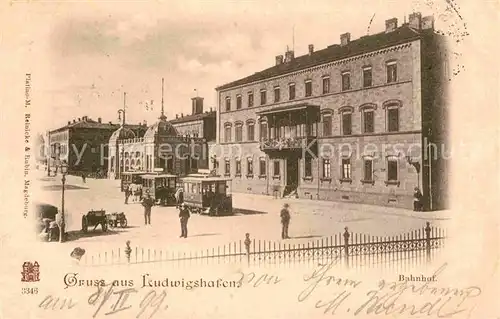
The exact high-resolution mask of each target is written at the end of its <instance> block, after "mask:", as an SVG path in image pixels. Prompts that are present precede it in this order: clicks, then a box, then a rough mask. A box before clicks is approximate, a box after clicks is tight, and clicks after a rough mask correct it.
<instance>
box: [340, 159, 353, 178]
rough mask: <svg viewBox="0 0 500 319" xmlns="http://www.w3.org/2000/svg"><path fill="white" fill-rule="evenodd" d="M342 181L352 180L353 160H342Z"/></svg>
mask: <svg viewBox="0 0 500 319" xmlns="http://www.w3.org/2000/svg"><path fill="white" fill-rule="evenodd" d="M342 179H351V159H350V158H343V159H342Z"/></svg>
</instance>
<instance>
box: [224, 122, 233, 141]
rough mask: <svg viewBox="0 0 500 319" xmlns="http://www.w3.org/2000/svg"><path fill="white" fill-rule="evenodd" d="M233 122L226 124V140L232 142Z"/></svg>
mask: <svg viewBox="0 0 500 319" xmlns="http://www.w3.org/2000/svg"><path fill="white" fill-rule="evenodd" d="M231 127H232V124H231V123H225V124H224V142H225V143H231Z"/></svg>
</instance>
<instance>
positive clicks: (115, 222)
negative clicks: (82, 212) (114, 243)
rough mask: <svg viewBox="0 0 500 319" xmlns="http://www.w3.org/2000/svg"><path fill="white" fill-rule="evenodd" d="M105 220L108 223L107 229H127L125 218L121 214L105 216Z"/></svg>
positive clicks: (123, 214)
mask: <svg viewBox="0 0 500 319" xmlns="http://www.w3.org/2000/svg"><path fill="white" fill-rule="evenodd" d="M106 219H107V221H108V227H109V228H116V227H118V226H120V227H121V228H125V227H127V217H126V216H125V213H123V212H122V213H112V214H106Z"/></svg>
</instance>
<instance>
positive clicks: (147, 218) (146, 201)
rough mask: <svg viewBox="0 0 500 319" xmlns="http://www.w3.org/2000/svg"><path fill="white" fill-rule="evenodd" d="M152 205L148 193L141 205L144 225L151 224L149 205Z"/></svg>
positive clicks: (152, 202)
mask: <svg viewBox="0 0 500 319" xmlns="http://www.w3.org/2000/svg"><path fill="white" fill-rule="evenodd" d="M153 205H154V201H153V199H152V198H151V195H150V194H149V193H148V194H147V196H146V197H145V198H144V199H143V201H142V206H144V225H148V224H149V225H151V207H153Z"/></svg>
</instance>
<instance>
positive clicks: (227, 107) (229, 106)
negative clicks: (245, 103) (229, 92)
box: [226, 96, 231, 111]
mask: <svg viewBox="0 0 500 319" xmlns="http://www.w3.org/2000/svg"><path fill="white" fill-rule="evenodd" d="M226 111H231V98H230V97H229V96H228V97H226Z"/></svg>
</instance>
